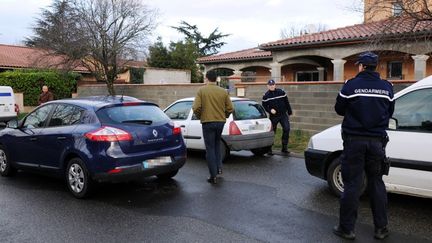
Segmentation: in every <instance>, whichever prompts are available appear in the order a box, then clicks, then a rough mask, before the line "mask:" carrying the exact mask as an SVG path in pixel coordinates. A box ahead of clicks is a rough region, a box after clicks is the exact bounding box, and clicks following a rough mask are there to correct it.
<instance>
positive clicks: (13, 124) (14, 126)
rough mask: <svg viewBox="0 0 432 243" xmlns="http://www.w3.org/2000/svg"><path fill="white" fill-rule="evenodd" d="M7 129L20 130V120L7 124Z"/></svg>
mask: <svg viewBox="0 0 432 243" xmlns="http://www.w3.org/2000/svg"><path fill="white" fill-rule="evenodd" d="M6 127H7V128H12V129H17V128H18V120H17V119H13V120H10V121H8V123H7V124H6Z"/></svg>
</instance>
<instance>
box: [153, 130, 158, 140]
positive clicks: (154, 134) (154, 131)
mask: <svg viewBox="0 0 432 243" xmlns="http://www.w3.org/2000/svg"><path fill="white" fill-rule="evenodd" d="M153 136H154V137H155V138H156V137H157V136H158V132H157V131H156V129H153Z"/></svg>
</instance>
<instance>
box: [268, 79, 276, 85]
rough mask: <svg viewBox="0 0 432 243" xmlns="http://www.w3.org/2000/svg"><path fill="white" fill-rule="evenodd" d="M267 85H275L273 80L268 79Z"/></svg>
mask: <svg viewBox="0 0 432 243" xmlns="http://www.w3.org/2000/svg"><path fill="white" fill-rule="evenodd" d="M267 84H268V85H275V84H276V82H275V81H274V80H273V79H270V80H269V81H268V82H267Z"/></svg>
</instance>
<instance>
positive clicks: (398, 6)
mask: <svg viewBox="0 0 432 243" xmlns="http://www.w3.org/2000/svg"><path fill="white" fill-rule="evenodd" d="M402 12H403V7H402V3H393V16H395V17H396V16H401V15H402Z"/></svg>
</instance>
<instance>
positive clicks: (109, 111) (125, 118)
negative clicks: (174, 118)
mask: <svg viewBox="0 0 432 243" xmlns="http://www.w3.org/2000/svg"><path fill="white" fill-rule="evenodd" d="M96 115H97V117H98V118H99V120H100V121H101V123H110V124H120V123H123V124H124V123H136V124H144V125H154V124H161V123H166V122H169V121H170V119H169V118H168V116H166V115H165V113H163V111H162V110H161V109H160V108H159V107H157V106H154V105H134V106H113V107H107V108H103V109H101V110H99V111H97V112H96Z"/></svg>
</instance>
